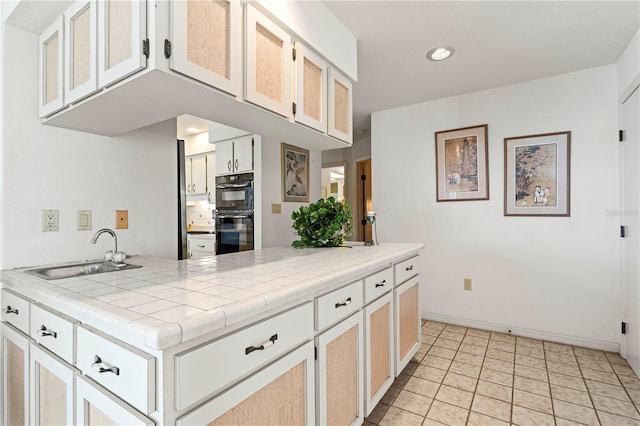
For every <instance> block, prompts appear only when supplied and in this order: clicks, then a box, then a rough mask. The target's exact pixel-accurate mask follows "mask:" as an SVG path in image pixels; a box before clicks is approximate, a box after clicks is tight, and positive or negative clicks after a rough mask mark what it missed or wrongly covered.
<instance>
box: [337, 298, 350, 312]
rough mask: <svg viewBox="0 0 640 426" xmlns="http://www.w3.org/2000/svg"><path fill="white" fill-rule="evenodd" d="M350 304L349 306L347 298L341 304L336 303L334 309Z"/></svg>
mask: <svg viewBox="0 0 640 426" xmlns="http://www.w3.org/2000/svg"><path fill="white" fill-rule="evenodd" d="M350 304H351V298H350V297H349V298H347V300H345V301H344V302H342V303H336V309H338V308H339V307H341V306H347V305H350Z"/></svg>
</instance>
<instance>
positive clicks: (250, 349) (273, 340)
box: [244, 334, 278, 355]
mask: <svg viewBox="0 0 640 426" xmlns="http://www.w3.org/2000/svg"><path fill="white" fill-rule="evenodd" d="M276 340H278V335H277V334H274V335H273V336H271V337H269V340H267V341H266V342H264V343H263V344H261V345H260V346H249V347H246V348H244V354H245V355H249V354H250V353H251V352H253V351H263V350H265V349H267V348H268V347H269V346H273V344H274V343H276Z"/></svg>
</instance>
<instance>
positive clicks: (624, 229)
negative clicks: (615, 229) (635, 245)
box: [620, 225, 627, 238]
mask: <svg viewBox="0 0 640 426" xmlns="http://www.w3.org/2000/svg"><path fill="white" fill-rule="evenodd" d="M626 236H627V227H626V226H624V225H620V238H625V237H626Z"/></svg>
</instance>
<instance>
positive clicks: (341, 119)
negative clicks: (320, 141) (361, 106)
mask: <svg viewBox="0 0 640 426" xmlns="http://www.w3.org/2000/svg"><path fill="white" fill-rule="evenodd" d="M352 99H353V89H352V87H351V81H350V80H349V79H348V78H347V77H345V76H344V75H343V74H342V73H340V72H339V71H338V70H336V69H335V68H331V67H329V101H328V102H329V131H328V133H329V135H330V136H333V137H335V138H338V139H340V140H343V141H345V142H347V143H349V144H351V143H353V124H352V123H353V111H352V110H353V101H352Z"/></svg>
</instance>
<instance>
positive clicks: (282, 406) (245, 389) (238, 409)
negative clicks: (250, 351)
mask: <svg viewBox="0 0 640 426" xmlns="http://www.w3.org/2000/svg"><path fill="white" fill-rule="evenodd" d="M313 355H314V347H313V342H307V343H305V344H304V345H302V346H301V347H299V348H298V349H296V350H294V351H293V352H291V353H289V354H288V355H286V356H284V357H282V358H280V359H279V360H277V361H275V362H273V363H272V364H270V365H269V366H267V367H265V368H263V369H261V370H260V371H258V372H257V373H256V374H254V375H252V376H250V377H249V378H247V379H245V380H244V381H242V382H240V383H238V384H237V385H236V386H234V387H232V388H230V389H228V390H227V391H225V392H224V393H222V394H220V395H218V396H217V397H215V398H213V399H212V400H210V401H209V402H207V403H206V404H204V405H202V406H200V407H199V408H197V409H195V410H194V411H192V412H190V413H188V414H187V415H185V416H183V417H181V418H179V419H178V420H177V424H178V425H179V426H183V425H205V424H207V425H230V426H231V425H258V424H260V425H303V424H306V425H312V424H314V422H315V405H314V404H315V403H314V369H313V365H314V362H313Z"/></svg>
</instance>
